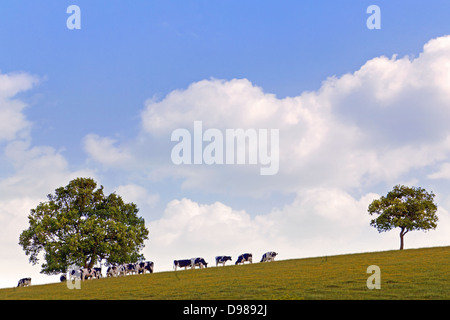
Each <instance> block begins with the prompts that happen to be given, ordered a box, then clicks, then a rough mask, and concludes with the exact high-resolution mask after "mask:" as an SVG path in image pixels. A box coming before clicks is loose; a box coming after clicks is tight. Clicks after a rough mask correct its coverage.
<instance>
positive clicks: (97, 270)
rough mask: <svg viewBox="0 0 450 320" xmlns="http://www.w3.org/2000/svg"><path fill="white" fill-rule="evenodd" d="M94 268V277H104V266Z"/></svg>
mask: <svg viewBox="0 0 450 320" xmlns="http://www.w3.org/2000/svg"><path fill="white" fill-rule="evenodd" d="M93 269H94V278H97V279H100V278H101V277H103V275H102V268H101V267H100V268H93Z"/></svg>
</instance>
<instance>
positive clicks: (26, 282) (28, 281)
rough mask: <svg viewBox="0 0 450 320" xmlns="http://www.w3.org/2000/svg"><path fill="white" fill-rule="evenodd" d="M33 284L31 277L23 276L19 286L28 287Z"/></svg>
mask: <svg viewBox="0 0 450 320" xmlns="http://www.w3.org/2000/svg"><path fill="white" fill-rule="evenodd" d="M29 285H31V278H22V279H20V280H19V283H18V284H17V287H27V286H29Z"/></svg>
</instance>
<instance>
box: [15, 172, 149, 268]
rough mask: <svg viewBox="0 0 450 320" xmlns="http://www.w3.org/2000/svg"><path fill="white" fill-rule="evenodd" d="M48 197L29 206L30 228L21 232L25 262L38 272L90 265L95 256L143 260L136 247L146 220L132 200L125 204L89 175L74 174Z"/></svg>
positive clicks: (141, 241)
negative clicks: (41, 259)
mask: <svg viewBox="0 0 450 320" xmlns="http://www.w3.org/2000/svg"><path fill="white" fill-rule="evenodd" d="M47 198H48V201H46V202H42V203H40V204H39V205H38V206H37V207H36V208H35V209H31V212H30V215H29V216H28V220H29V228H28V229H26V230H24V231H23V232H22V233H21V235H20V237H19V244H20V245H21V246H22V248H23V250H24V251H25V253H26V255H29V256H30V257H29V261H30V262H31V263H33V264H36V263H38V261H39V258H38V255H39V254H40V253H41V252H43V253H44V259H45V263H43V264H42V270H41V273H45V274H57V273H60V272H66V270H67V268H68V267H69V266H71V265H78V266H82V267H86V268H92V267H93V266H94V265H95V264H96V263H97V262H98V261H102V260H105V261H106V262H107V263H108V264H118V263H124V262H136V261H138V260H141V259H144V257H143V255H142V254H140V253H139V252H140V251H141V250H142V249H143V247H144V240H146V239H148V230H147V228H146V227H145V221H144V219H143V218H141V217H139V216H138V215H137V213H138V212H139V209H138V208H137V206H136V205H135V204H134V203H124V201H123V200H122V198H121V197H120V196H119V195H117V194H115V193H112V194H110V195H108V196H105V195H104V193H103V186H100V187H99V188H97V183H96V182H95V181H94V180H93V179H91V178H77V179H74V180H72V181H70V182H69V184H68V185H67V186H66V187H60V188H58V189H56V190H55V194H49V195H48V196H47Z"/></svg>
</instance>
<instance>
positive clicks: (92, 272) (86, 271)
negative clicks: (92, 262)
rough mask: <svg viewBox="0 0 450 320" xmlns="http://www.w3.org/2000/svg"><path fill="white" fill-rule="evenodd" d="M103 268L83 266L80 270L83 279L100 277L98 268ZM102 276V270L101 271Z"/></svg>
mask: <svg viewBox="0 0 450 320" xmlns="http://www.w3.org/2000/svg"><path fill="white" fill-rule="evenodd" d="M96 269H97V270H101V269H100V268H81V269H80V270H79V271H80V273H81V280H83V281H84V280H86V279H90V278H98V275H97V270H96ZM100 276H101V272H100Z"/></svg>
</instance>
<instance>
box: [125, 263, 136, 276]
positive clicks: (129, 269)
mask: <svg viewBox="0 0 450 320" xmlns="http://www.w3.org/2000/svg"><path fill="white" fill-rule="evenodd" d="M137 265H138V264H137V263H128V264H127V265H125V272H126V273H127V274H128V273H131V274H135V273H137V272H138V268H137Z"/></svg>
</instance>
